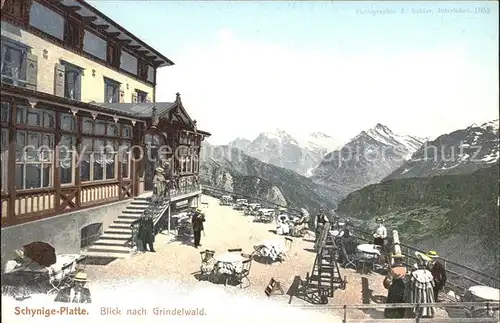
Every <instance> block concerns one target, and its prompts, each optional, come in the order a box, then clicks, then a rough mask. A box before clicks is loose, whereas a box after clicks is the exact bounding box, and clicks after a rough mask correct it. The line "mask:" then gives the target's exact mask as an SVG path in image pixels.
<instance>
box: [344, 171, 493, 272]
mask: <svg viewBox="0 0 500 323" xmlns="http://www.w3.org/2000/svg"><path fill="white" fill-rule="evenodd" d="M498 179H499V170H498V166H494V167H490V168H486V169H481V170H478V171H476V172H474V173H473V174H468V175H449V176H435V177H430V178H409V179H400V180H392V181H387V182H383V183H380V184H375V185H370V186H368V187H365V188H363V189H361V190H359V191H356V192H353V193H351V194H349V195H348V196H347V197H346V198H345V199H344V200H342V201H341V202H340V203H339V207H338V209H337V212H338V213H339V214H341V215H345V216H348V217H350V218H352V219H354V220H355V221H356V222H358V223H360V224H362V225H363V226H365V227H371V226H373V222H372V220H373V219H374V218H375V217H378V216H382V217H384V218H385V220H386V223H387V224H386V225H387V228H388V229H390V230H394V229H397V230H399V232H400V236H401V237H402V242H404V243H407V244H412V245H417V246H420V247H422V248H432V249H438V250H440V251H441V252H442V253H443V254H444V255H445V256H447V257H449V258H450V259H452V260H456V261H458V262H462V263H464V262H465V263H467V264H469V265H471V266H474V267H478V262H480V263H482V264H483V267H485V268H484V269H487V270H488V271H490V272H491V273H493V274H497V275H498V254H499V250H500V248H499V245H500V242H499V241H500V232H499V230H500V228H499V215H498V206H497V199H498V194H499V186H498V183H499V182H498Z"/></svg>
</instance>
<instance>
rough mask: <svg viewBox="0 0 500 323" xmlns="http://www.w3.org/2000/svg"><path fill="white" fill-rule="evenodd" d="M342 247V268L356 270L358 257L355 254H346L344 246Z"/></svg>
mask: <svg viewBox="0 0 500 323" xmlns="http://www.w3.org/2000/svg"><path fill="white" fill-rule="evenodd" d="M341 246H342V249H341V251H342V254H343V258H344V264H343V267H344V268H349V267H351V268H353V269H354V270H358V256H357V255H356V254H348V253H347V251H346V249H345V247H344V245H343V244H341Z"/></svg>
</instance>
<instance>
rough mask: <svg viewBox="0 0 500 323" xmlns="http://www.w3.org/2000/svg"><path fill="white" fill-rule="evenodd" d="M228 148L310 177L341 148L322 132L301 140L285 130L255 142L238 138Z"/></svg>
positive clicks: (264, 133)
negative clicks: (327, 158)
mask: <svg viewBox="0 0 500 323" xmlns="http://www.w3.org/2000/svg"><path fill="white" fill-rule="evenodd" d="M228 145H229V146H231V147H235V148H238V149H241V150H243V152H245V154H247V155H249V156H251V157H254V158H257V159H260V160H261V161H263V162H265V163H268V164H271V165H275V166H280V167H283V168H287V169H290V170H293V171H295V172H296V173H298V174H301V175H304V176H310V175H311V174H312V170H313V169H314V168H315V167H316V166H317V165H318V164H319V162H320V161H321V160H322V158H323V157H324V156H325V155H326V154H327V153H328V152H330V151H333V150H335V149H337V148H338V147H339V146H340V144H339V143H338V142H337V141H336V140H335V139H333V138H332V137H330V136H328V135H326V134H324V133H321V132H314V133H311V134H309V135H307V136H303V137H297V136H292V135H290V134H289V133H287V132H286V131H284V130H281V129H276V130H275V131H272V132H263V133H261V134H260V135H258V136H257V138H255V139H254V140H253V141H250V140H248V139H244V138H237V139H235V140H233V141H232V142H230V143H229V144H228Z"/></svg>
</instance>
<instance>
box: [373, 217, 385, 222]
mask: <svg viewBox="0 0 500 323" xmlns="http://www.w3.org/2000/svg"><path fill="white" fill-rule="evenodd" d="M375 222H377V223H382V222H384V220H383V219H382V218H376V219H375Z"/></svg>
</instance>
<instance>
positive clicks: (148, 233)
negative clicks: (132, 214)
mask: <svg viewBox="0 0 500 323" xmlns="http://www.w3.org/2000/svg"><path fill="white" fill-rule="evenodd" d="M137 238H139V239H140V240H142V241H143V242H145V243H153V242H155V234H154V223H153V218H151V217H147V218H141V220H140V222H139V232H138V233H137Z"/></svg>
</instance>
